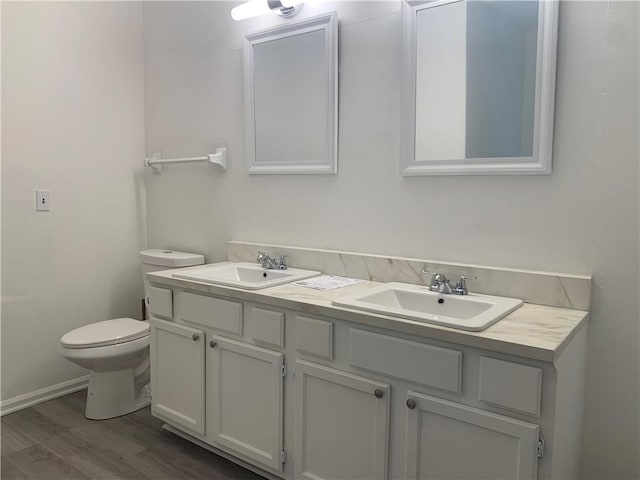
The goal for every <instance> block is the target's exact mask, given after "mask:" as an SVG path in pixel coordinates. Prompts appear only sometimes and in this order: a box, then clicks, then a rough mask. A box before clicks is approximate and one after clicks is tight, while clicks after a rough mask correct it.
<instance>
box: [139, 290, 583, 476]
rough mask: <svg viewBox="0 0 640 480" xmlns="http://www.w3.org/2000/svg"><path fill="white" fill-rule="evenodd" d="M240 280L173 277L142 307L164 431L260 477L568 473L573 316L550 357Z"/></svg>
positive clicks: (573, 463)
mask: <svg viewBox="0 0 640 480" xmlns="http://www.w3.org/2000/svg"><path fill="white" fill-rule="evenodd" d="M160 285H162V283H160ZM233 295H237V294H236V293H235V292H234V293H233ZM246 295H247V298H248V299H239V298H238V297H237V296H235V298H232V296H231V295H230V296H229V297H228V298H227V297H225V296H223V295H220V294H219V293H218V294H216V295H215V296H214V295H213V294H211V295H207V294H203V293H201V292H194V291H190V290H189V289H188V288H187V287H185V286H180V287H177V286H173V290H172V299H173V300H172V302H173V304H172V305H171V309H169V308H167V309H165V310H166V311H167V312H170V314H171V317H170V318H171V321H169V320H160V319H158V318H157V316H156V315H155V314H154V315H152V318H151V321H150V323H151V362H152V363H151V382H152V383H151V386H152V413H153V414H154V415H155V416H157V417H159V418H161V419H163V420H164V421H166V422H167V423H168V424H169V427H168V428H169V429H170V430H171V431H173V432H174V433H177V434H179V435H183V436H185V438H188V439H190V440H192V441H194V442H196V443H198V444H199V445H201V446H203V447H205V448H208V449H210V450H212V451H214V452H216V453H219V454H221V455H223V456H225V457H227V458H229V459H231V460H233V461H235V462H237V463H239V464H241V465H243V466H245V467H247V468H250V469H253V470H254V471H257V472H258V473H260V474H261V475H263V476H266V477H267V478H270V479H277V478H282V479H285V480H301V479H309V480H329V479H333V480H338V479H341V480H344V479H350V480H356V479H366V480H372V479H375V480H378V479H394V480H395V479H405V480H418V479H421V480H425V479H429V480H431V479H433V480H435V479H454V478H455V479H474V480H475V479H480V478H485V479H495V478H504V479H510V480H536V479H563V480H564V479H569V478H577V477H578V471H579V467H578V462H579V455H578V452H579V440H580V437H581V431H580V426H581V423H580V422H581V415H582V411H581V398H582V378H583V370H582V369H583V365H584V352H585V345H586V328H582V329H579V330H577V331H576V332H574V335H573V337H572V339H571V341H570V342H569V343H568V344H567V345H566V346H565V347H564V350H563V351H562V355H561V356H559V357H557V358H556V357H554V358H553V361H551V360H549V359H536V358H532V357H526V356H518V354H517V352H518V351H519V350H516V353H512V352H504V351H502V352H500V351H495V350H493V349H492V348H490V347H491V344H490V343H487V342H484V341H483V340H478V342H476V344H475V345H473V346H472V345H467V344H462V342H453V341H445V340H437V339H432V338H426V337H420V336H416V335H409V334H407V333H401V332H398V331H394V330H392V328H393V324H392V323H389V325H388V326H386V327H385V326H373V325H371V324H369V323H368V321H369V318H368V317H367V315H366V314H362V317H363V320H362V321H361V322H358V321H356V320H357V319H356V320H353V317H351V318H352V320H346V319H341V318H334V317H332V316H328V317H327V316H324V315H316V314H314V313H312V312H310V311H304V312H303V311H301V310H303V309H302V308H300V309H299V310H300V311H296V310H288V309H286V308H283V307H281V306H276V305H269V304H262V303H254V302H255V298H254V297H251V296H249V295H250V293H247V294H246ZM256 298H257V297H256ZM260 298H263V297H260ZM279 301H280V299H278V302H279ZM275 303H276V302H275V301H274V304H275ZM278 305H280V304H279V303H278ZM152 312H153V310H152ZM338 316H339V315H338V313H337V314H336V317H338ZM470 335H471V334H470ZM473 338H476V337H475V336H474V337H473ZM478 344H480V345H478ZM545 449H546V451H544V450H545Z"/></svg>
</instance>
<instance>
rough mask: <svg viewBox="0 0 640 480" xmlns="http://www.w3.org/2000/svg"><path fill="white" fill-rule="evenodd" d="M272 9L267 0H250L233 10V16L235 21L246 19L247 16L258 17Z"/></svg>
mask: <svg viewBox="0 0 640 480" xmlns="http://www.w3.org/2000/svg"><path fill="white" fill-rule="evenodd" d="M270 11H271V9H270V8H269V4H268V3H267V0H249V1H248V2H245V3H242V4H240V5H238V6H237V7H235V8H233V9H232V10H231V18H233V19H234V20H235V21H239V20H244V19H246V18H251V17H257V16H258V15H264V14H265V13H269V12H270Z"/></svg>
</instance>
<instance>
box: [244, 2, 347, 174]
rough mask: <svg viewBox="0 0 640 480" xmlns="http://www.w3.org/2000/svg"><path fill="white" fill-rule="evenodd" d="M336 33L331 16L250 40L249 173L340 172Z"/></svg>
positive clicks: (247, 65)
mask: <svg viewBox="0 0 640 480" xmlns="http://www.w3.org/2000/svg"><path fill="white" fill-rule="evenodd" d="M332 27H333V28H332ZM336 32H337V29H336V28H335V15H332V14H330V15H323V16H321V17H314V18H311V19H306V20H303V21H302V22H298V23H295V24H286V25H285V26H282V27H277V28H274V29H269V30H265V31H262V32H258V33H255V34H251V35H248V36H247V37H246V42H245V75H246V78H247V80H248V81H247V84H246V90H245V93H246V98H245V101H246V103H247V150H248V154H249V155H248V157H249V172H250V173H336V171H337V161H336V131H337V130H336V129H337V119H336V113H337V105H336V100H337V91H336V90H337V86H336V78H337V77H336V66H335V63H336V58H337V55H336V51H334V50H332V49H335V46H336V45H337V42H336V39H335V35H336ZM332 35H333V37H332Z"/></svg>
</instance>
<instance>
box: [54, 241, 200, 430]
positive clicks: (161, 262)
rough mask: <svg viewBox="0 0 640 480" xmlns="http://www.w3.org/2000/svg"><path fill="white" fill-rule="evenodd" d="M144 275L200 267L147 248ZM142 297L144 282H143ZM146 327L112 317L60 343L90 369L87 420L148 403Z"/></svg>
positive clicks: (190, 256) (189, 257)
mask: <svg viewBox="0 0 640 480" xmlns="http://www.w3.org/2000/svg"><path fill="white" fill-rule="evenodd" d="M140 261H141V263H142V274H143V277H144V275H145V274H146V273H147V272H154V271H158V270H169V269H173V268H181V267H192V266H194V265H202V264H203V263H204V257H203V256H202V255H198V254H195V253H185V252H176V251H173V250H163V249H151V250H143V251H141V252H140ZM144 292H145V298H146V296H147V292H148V282H147V280H146V278H144ZM149 336H150V334H149V324H148V323H147V322H146V321H141V320H135V319H133V318H114V319H111V320H104V321H101V322H96V323H92V324H90V325H85V326H83V327H80V328H76V329H75V330H71V331H70V332H69V333H66V334H65V335H63V336H62V338H61V339H60V350H61V354H62V356H63V357H64V358H66V359H67V360H69V361H71V362H73V363H75V364H77V365H80V366H81V367H84V368H86V369H88V370H90V375H89V388H88V390H87V404H86V410H85V416H86V417H87V418H89V419H92V420H105V419H107V418H113V417H119V416H121V415H126V414H127V413H131V412H134V411H136V410H139V409H140V408H143V407H146V406H147V405H149V404H150V403H151V392H150V389H149Z"/></svg>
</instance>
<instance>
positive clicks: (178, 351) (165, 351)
mask: <svg viewBox="0 0 640 480" xmlns="http://www.w3.org/2000/svg"><path fill="white" fill-rule="evenodd" d="M149 323H150V328H151V345H150V349H151V398H152V403H151V411H152V413H153V414H154V415H158V416H160V417H162V418H164V419H166V420H167V421H171V422H172V423H175V424H177V425H179V426H181V427H184V428H186V429H188V430H189V431H191V432H195V433H198V434H200V435H203V434H204V432H205V376H204V372H205V369H204V358H205V334H204V331H203V330H200V329H197V328H191V327H188V326H186V325H180V324H178V323H174V322H167V321H164V320H159V319H157V318H153V317H152V318H151V319H150V320H149Z"/></svg>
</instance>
